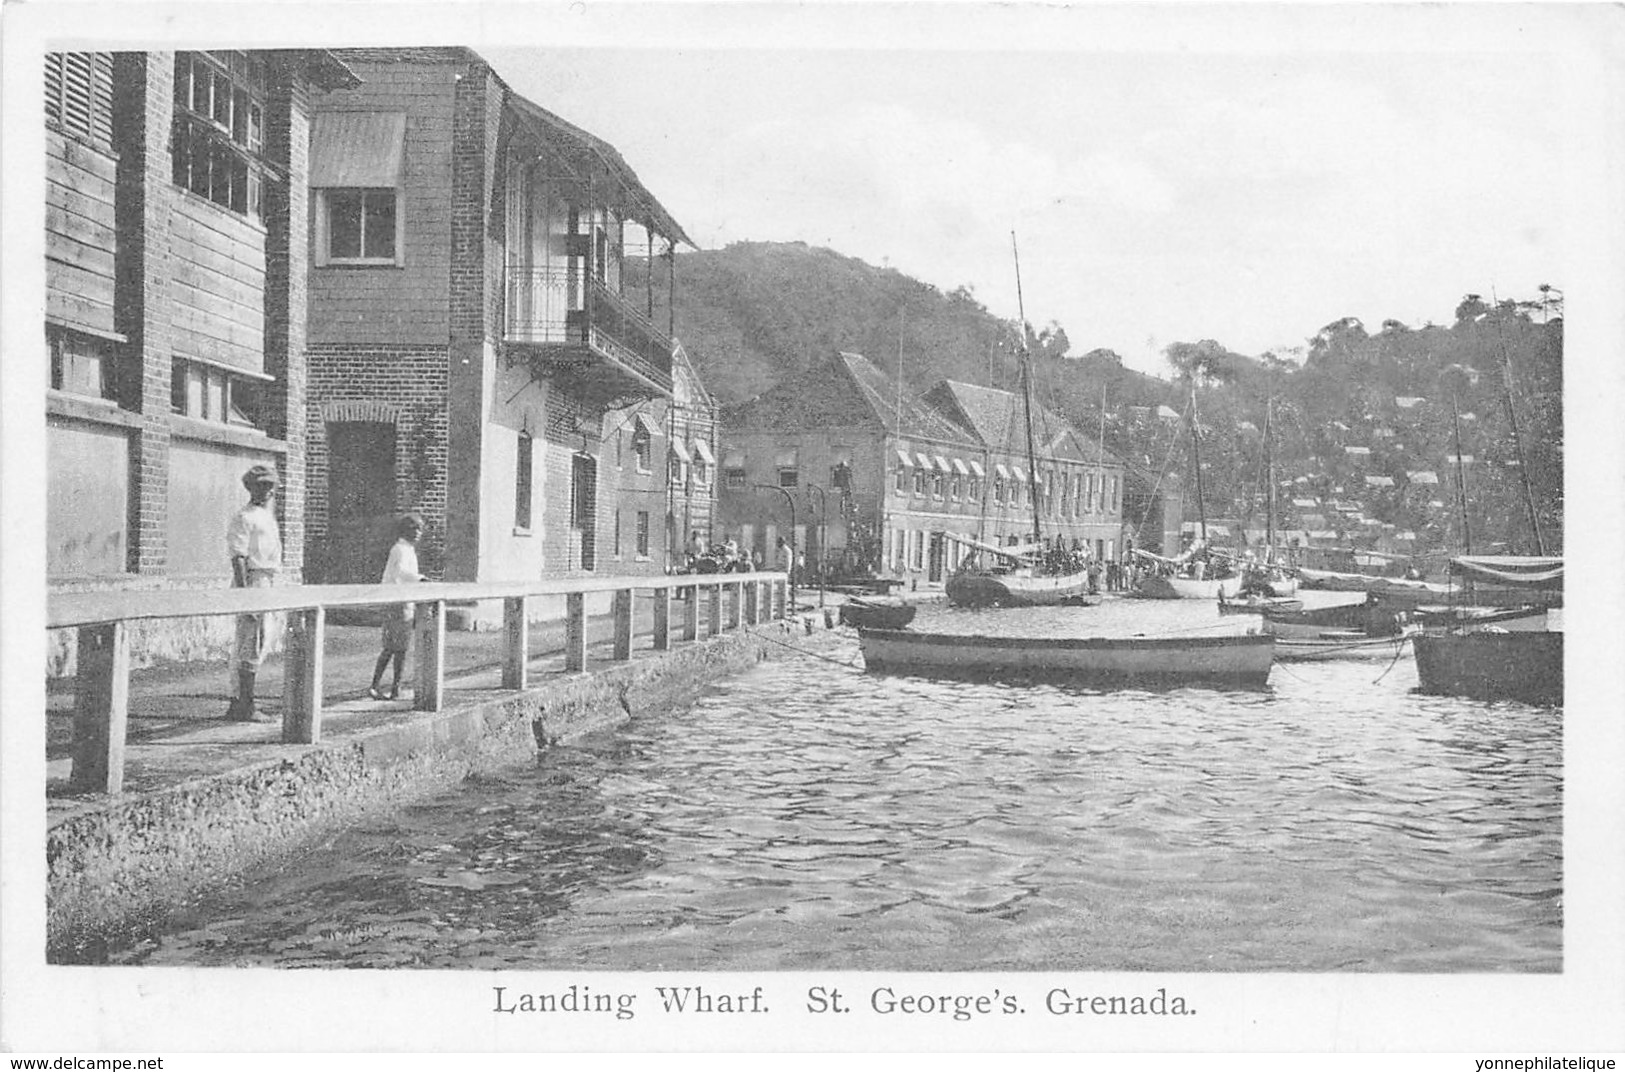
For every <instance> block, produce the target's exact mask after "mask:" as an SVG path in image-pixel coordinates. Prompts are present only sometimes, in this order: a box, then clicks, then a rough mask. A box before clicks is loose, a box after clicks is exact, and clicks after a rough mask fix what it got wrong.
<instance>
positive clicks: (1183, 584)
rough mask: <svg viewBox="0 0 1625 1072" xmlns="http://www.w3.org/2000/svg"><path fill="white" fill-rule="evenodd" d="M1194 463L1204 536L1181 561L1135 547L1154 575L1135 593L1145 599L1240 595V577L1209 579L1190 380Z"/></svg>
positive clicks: (1199, 453) (1193, 392)
mask: <svg viewBox="0 0 1625 1072" xmlns="http://www.w3.org/2000/svg"><path fill="white" fill-rule="evenodd" d="M1190 417H1191V419H1190V433H1191V461H1192V463H1193V467H1194V468H1195V470H1196V517H1197V520H1198V525H1199V529H1200V533H1201V535H1200V536H1199V537H1198V539H1197V540H1196V542H1195V543H1193V544H1191V546H1190V547H1189V548H1187V549H1186V550H1185V552H1184V553H1183V554H1181V555H1180V556H1179V557H1178V558H1164V557H1163V556H1162V555H1157V554H1152V553H1151V552H1150V551H1145V550H1141V549H1139V548H1135V550H1134V553H1135V554H1136V555H1138V556H1140V558H1142V559H1144V560H1145V561H1147V562H1150V563H1152V565H1153V566H1154V569H1153V571H1152V572H1151V573H1148V574H1146V575H1145V576H1143V577H1141V578H1140V584H1139V587H1138V588H1136V589H1135V592H1136V593H1137V594H1138V595H1140V596H1141V597H1143V598H1145V599H1206V600H1209V601H1211V600H1215V599H1227V600H1228V599H1234V598H1235V597H1236V596H1237V595H1238V594H1240V592H1241V577H1240V575H1239V574H1237V575H1232V576H1229V577H1209V576H1208V575H1207V571H1208V569H1209V554H1208V542H1207V508H1206V506H1205V505H1204V503H1203V501H1202V447H1201V439H1200V437H1199V436H1198V435H1197V432H1196V381H1195V380H1194V379H1192V380H1191V405H1190Z"/></svg>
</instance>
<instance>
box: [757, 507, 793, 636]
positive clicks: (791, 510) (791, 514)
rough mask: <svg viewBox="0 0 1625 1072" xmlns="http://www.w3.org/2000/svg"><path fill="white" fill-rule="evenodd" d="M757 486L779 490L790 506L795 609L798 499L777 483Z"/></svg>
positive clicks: (791, 568)
mask: <svg viewBox="0 0 1625 1072" xmlns="http://www.w3.org/2000/svg"><path fill="white" fill-rule="evenodd" d="M756 488H757V490H759V491H763V490H765V491H776V492H778V493H779V494H780V495H783V496H784V501H785V503H787V504H788V505H789V507H790V539H789V540H788V541H787V542H788V543H789V545H790V606H791V608H792V609H793V608H794V607H795V605H796V598H797V596H796V500H795V498H794V497H793V496H792V495H791V494H790V492H789V491H788V490H787V489H785V488H781V487H779V486H778V485H777V484H757V485H756Z"/></svg>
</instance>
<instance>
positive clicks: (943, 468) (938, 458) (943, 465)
mask: <svg viewBox="0 0 1625 1072" xmlns="http://www.w3.org/2000/svg"><path fill="white" fill-rule="evenodd" d="M931 460H932V461H934V462H936V463H937V469H938V470H939V471H940V472H944V473H951V472H953V467H952V466H950V465H949V464H948V459H947V458H944V457H943V456H942V455H940V454H933V455H932V456H931Z"/></svg>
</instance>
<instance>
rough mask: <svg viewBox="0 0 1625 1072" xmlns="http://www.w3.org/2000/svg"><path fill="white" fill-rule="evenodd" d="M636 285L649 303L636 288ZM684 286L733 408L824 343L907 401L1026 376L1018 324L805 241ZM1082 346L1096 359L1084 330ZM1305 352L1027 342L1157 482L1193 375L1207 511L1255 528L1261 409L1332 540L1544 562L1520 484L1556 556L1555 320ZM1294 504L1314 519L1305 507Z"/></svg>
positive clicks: (1037, 376)
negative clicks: (1151, 361)
mask: <svg viewBox="0 0 1625 1072" xmlns="http://www.w3.org/2000/svg"><path fill="white" fill-rule="evenodd" d="M635 267H637V266H634V268H635ZM629 275H630V276H632V278H630V280H629V286H636V287H637V288H638V290H639V291H640V292H641V290H642V286H643V284H642V281H641V279H640V278H637V277H636V275H635V271H630V272H629ZM676 276H677V310H676V325H677V334H678V336H679V337H680V338H681V339H682V340H683V343H684V345H685V347H686V348H687V350H688V352H689V355H690V357H691V358H692V360H693V361H694V363H695V365H696V367H697V368H698V370H699V372H700V375H701V376H702V377H703V378H704V380H705V382H706V385H707V386H708V387H709V388H710V389H711V391H712V392H713V393H714V394H715V395H716V397H717V398H718V400H719V401H721V402H723V403H728V402H736V401H741V400H743V399H746V398H749V397H752V396H754V395H756V394H758V393H760V392H761V391H763V390H765V389H766V388H768V387H770V386H772V385H773V384H775V383H778V382H781V381H782V380H784V379H787V378H789V377H791V376H793V375H795V374H796V373H798V372H800V371H802V370H803V369H804V368H806V367H807V365H808V364H809V363H810V362H812V361H813V360H815V359H816V358H818V357H820V356H823V355H827V354H828V353H829V352H830V351H832V350H849V351H855V352H857V353H861V354H864V355H865V356H867V357H869V358H870V359H871V360H873V361H874V362H875V363H876V364H877V365H879V366H880V367H881V368H883V369H885V370H887V371H888V372H889V373H892V374H894V375H895V374H896V372H897V370H898V369H899V368H900V369H901V374H902V378H903V381H904V383H905V385H906V389H907V390H909V391H910V392H916V393H918V392H924V391H925V390H927V389H929V388H930V387H931V386H932V385H933V384H935V383H936V382H938V381H939V380H942V379H945V378H947V379H956V380H962V381H965V382H968V383H978V384H985V385H988V386H993V387H1003V388H1006V389H1015V388H1016V386H1017V383H1018V380H1017V362H1016V354H1017V351H1018V346H1017V338H1018V336H1017V334H1016V331H1017V328H1016V325H1014V324H1012V323H1010V322H1007V321H1004V320H1001V319H999V318H998V317H996V316H994V315H993V314H992V313H990V312H988V310H987V309H986V308H985V307H984V306H983V305H982V304H981V303H980V302H978V301H977V300H976V298H975V296H974V295H973V294H971V293H969V292H967V291H965V290H963V289H960V290H955V291H952V292H949V293H943V292H942V291H940V290H938V289H937V288H936V287H933V286H931V285H929V284H925V283H921V282H919V281H918V280H915V279H911V278H909V277H908V276H905V275H903V274H901V273H900V272H897V271H895V270H892V269H887V268H876V267H874V266H872V265H869V264H865V263H864V262H862V261H859V260H856V259H854V258H851V257H846V256H842V255H841V254H838V253H835V252H833V251H831V250H827V249H819V248H814V247H811V246H807V245H804V244H802V243H736V244H734V245H730V246H728V247H726V248H724V249H720V250H703V251H698V252H692V253H684V254H680V255H679V257H678V261H677V270H676ZM655 289H656V295H657V297H656V311H655V319H656V323H661V324H664V323H665V322H666V317H667V310H666V308H665V305H664V298H663V294H664V290H665V288H664V287H660V286H657V287H656V288H655ZM1554 293H1555V292H1554ZM1542 294H1543V296H1544V297H1550V295H1547V294H1546V292H1545V291H1544V290H1543V291H1542ZM1559 300H1560V299H1559ZM1554 308H1555V309H1556V315H1555V316H1554V315H1552V314H1553V310H1554ZM1073 333H1074V334H1075V335H1076V336H1077V338H1078V339H1079V341H1080V342H1082V343H1083V344H1084V346H1087V335H1086V326H1079V325H1074V326H1073ZM1307 341H1308V343H1309V347H1308V353H1307V359H1306V360H1305V362H1304V364H1303V365H1301V366H1299V365H1296V364H1292V363H1289V362H1285V361H1278V360H1276V359H1275V358H1274V357H1273V356H1272V355H1267V354H1266V355H1260V356H1249V355H1242V354H1237V353H1233V352H1231V351H1229V350H1228V349H1227V348H1226V347H1224V346H1223V345H1222V344H1221V343H1219V342H1216V341H1214V340H1202V341H1199V342H1192V343H1174V344H1172V345H1171V346H1169V347H1168V348H1167V356H1168V359H1169V373H1170V376H1171V377H1173V379H1172V380H1162V379H1158V378H1156V377H1153V376H1147V375H1144V374H1143V373H1139V372H1136V371H1134V370H1132V369H1127V368H1124V367H1123V366H1122V364H1121V362H1120V361H1119V360H1117V358H1116V355H1114V354H1112V353H1111V352H1110V351H1089V350H1085V351H1084V352H1083V353H1082V354H1081V356H1078V355H1074V354H1073V353H1072V352H1071V348H1072V343H1071V341H1070V340H1069V339H1068V333H1067V331H1066V330H1065V329H1064V328H1063V327H1062V326H1060V325H1056V324H1051V325H1050V326H1049V327H1048V328H1046V329H1044V330H1042V331H1040V332H1038V333H1037V334H1033V333H1032V332H1031V331H1029V333H1028V344H1029V348H1030V349H1031V350H1032V352H1033V353H1034V383H1035V389H1036V392H1037V394H1038V396H1039V400H1040V401H1041V402H1042V403H1043V404H1044V405H1046V406H1048V407H1049V408H1051V409H1054V410H1056V411H1057V412H1060V413H1062V414H1063V415H1065V416H1067V417H1068V418H1069V419H1070V420H1071V421H1072V422H1073V424H1074V425H1075V427H1076V428H1077V429H1078V430H1079V431H1080V432H1082V433H1083V434H1085V435H1090V434H1101V431H1102V424H1103V423H1104V429H1103V431H1104V437H1105V441H1106V446H1107V447H1108V449H1110V450H1112V451H1114V452H1115V453H1117V454H1118V455H1120V456H1121V457H1123V458H1124V459H1125V460H1127V461H1128V462H1130V463H1131V464H1134V465H1136V466H1138V467H1141V468H1143V469H1145V470H1148V471H1149V472H1151V473H1152V474H1157V473H1160V472H1163V471H1165V470H1170V469H1171V470H1175V471H1179V472H1184V473H1189V472H1190V468H1189V466H1190V458H1189V453H1190V437H1189V435H1188V434H1187V430H1186V427H1185V426H1183V425H1182V424H1180V423H1179V422H1177V421H1169V420H1164V419H1158V418H1157V417H1156V412H1157V407H1158V406H1162V405H1165V406H1168V407H1170V408H1171V409H1173V410H1174V411H1176V412H1178V413H1184V412H1186V410H1187V407H1188V405H1189V402H1190V398H1191V388H1190V385H1191V384H1192V383H1193V382H1194V384H1195V385H1196V408H1197V412H1198V414H1199V420H1200V426H1201V429H1202V440H1201V443H1202V446H1201V451H1202V463H1203V464H1202V471H1203V482H1204V485H1205V487H1204V492H1205V499H1206V503H1207V513H1208V515H1209V516H1210V517H1212V516H1229V517H1237V518H1244V519H1245V518H1249V517H1251V518H1252V519H1253V521H1254V523H1255V524H1257V525H1260V526H1261V525H1262V523H1263V522H1262V510H1263V503H1264V502H1265V500H1266V491H1265V485H1264V474H1265V472H1266V464H1265V462H1266V452H1265V448H1264V443H1265V440H1264V435H1263V430H1264V428H1265V424H1266V410H1267V411H1268V414H1267V416H1268V417H1269V418H1270V427H1271V430H1272V433H1273V435H1272V441H1273V443H1274V450H1273V455H1274V462H1275V469H1276V477H1277V484H1278V503H1279V506H1280V513H1279V514H1278V521H1277V524H1278V526H1280V527H1284V528H1305V529H1319V530H1330V531H1335V532H1337V533H1339V535H1340V538H1341V539H1343V540H1344V541H1345V542H1347V543H1362V544H1363V543H1369V541H1370V539H1372V538H1374V537H1375V535H1376V534H1378V533H1380V532H1382V531H1384V530H1383V528H1382V526H1383V525H1384V524H1386V525H1388V526H1389V529H1388V530H1387V531H1389V532H1390V533H1397V532H1401V531H1413V532H1415V533H1416V534H1417V540H1416V546H1417V548H1418V549H1421V550H1425V549H1450V550H1460V549H1462V548H1463V547H1464V546H1465V544H1466V541H1467V538H1468V537H1469V536H1470V537H1471V540H1472V543H1473V545H1474V549H1475V550H1477V551H1480V552H1484V551H1488V550H1490V549H1492V548H1495V547H1497V546H1503V547H1511V548H1514V549H1517V550H1531V551H1532V550H1533V539H1532V533H1531V526H1530V524H1529V522H1528V519H1527V510H1526V508H1525V505H1524V503H1525V499H1524V493H1523V480H1524V473H1525V472H1526V471H1527V474H1528V483H1529V485H1530V490H1531V492H1532V493H1533V495H1534V497H1535V499H1536V502H1537V512H1538V516H1539V519H1540V522H1539V523H1540V525H1541V528H1542V536H1543V537H1544V539H1545V543H1546V547H1547V550H1548V551H1555V550H1557V549H1559V548H1561V539H1562V513H1563V460H1562V459H1563V454H1562V449H1563V448H1562V444H1563V407H1562V355H1563V321H1562V317H1561V307H1560V305H1554V303H1552V302H1547V303H1545V304H1542V303H1541V302H1539V301H1534V302H1516V301H1503V302H1501V303H1500V305H1498V306H1496V307H1493V308H1492V307H1491V306H1489V305H1488V304H1486V303H1484V302H1483V301H1482V300H1481V299H1479V298H1478V297H1477V296H1476V295H1468V297H1467V299H1465V300H1464V301H1463V302H1462V304H1461V305H1460V306H1459V307H1458V308H1457V309H1456V310H1455V313H1454V316H1453V318H1452V323H1451V325H1450V326H1449V327H1444V326H1440V325H1435V324H1428V325H1426V326H1423V327H1420V328H1411V327H1409V326H1407V325H1404V324H1401V323H1398V322H1397V321H1386V322H1384V324H1383V325H1382V327H1381V330H1380V331H1379V332H1377V333H1375V334H1372V333H1368V332H1367V330H1366V329H1365V327H1364V325H1363V324H1361V323H1360V322H1359V321H1358V320H1355V319H1353V318H1345V319H1342V320H1338V321H1334V322H1332V323H1331V324H1328V325H1326V326H1325V327H1323V328H1321V329H1320V330H1319V331H1318V332H1315V333H1314V334H1312V335H1308V338H1307ZM1079 349H1080V350H1082V349H1083V347H1079ZM1508 367H1510V368H1511V369H1512V370H1513V373H1512V384H1513V392H1512V396H1513V398H1514V401H1515V407H1514V410H1511V411H1509V410H1508V408H1507V406H1506V402H1505V400H1506V394H1507V391H1506V382H1507V381H1506V372H1505V370H1506V369H1507V368H1508ZM1103 396H1104V400H1105V420H1104V422H1102V413H1101V403H1102V398H1103ZM1454 412H1460V413H1461V414H1462V419H1461V421H1460V427H1461V437H1462V447H1461V450H1460V453H1461V454H1462V455H1467V456H1471V457H1472V459H1473V460H1472V461H1470V462H1468V463H1466V465H1465V466H1464V467H1463V470H1462V475H1463V476H1464V477H1465V482H1466V487H1467V492H1468V494H1467V504H1468V512H1467V518H1466V521H1465V523H1464V522H1463V520H1462V516H1461V515H1462V511H1461V505H1460V497H1459V496H1458V495H1457V494H1456V492H1455V487H1456V480H1457V474H1456V468H1455V466H1454V465H1453V464H1451V463H1448V462H1447V458H1449V457H1451V456H1454V455H1455V454H1456V453H1457V452H1456V449H1455V446H1454V441H1455V427H1456V422H1455V421H1454V418H1453V414H1454ZM1514 412H1515V413H1516V414H1518V415H1519V416H1518V420H1519V424H1520V429H1519V430H1520V431H1521V433H1522V443H1523V455H1524V457H1523V458H1522V459H1521V460H1520V459H1519V457H1518V450H1517V449H1516V447H1515V445H1514V439H1513V436H1512V433H1511V421H1512V419H1513V413H1514ZM1425 474H1432V477H1431V479H1433V480H1437V481H1438V483H1436V484H1435V483H1429V482H1428V481H1429V479H1430V478H1429V477H1428V476H1427V475H1425ZM1293 499H1298V500H1301V501H1303V502H1306V503H1307V502H1308V501H1309V500H1313V501H1314V505H1313V506H1312V507H1310V506H1301V507H1298V508H1296V509H1295V508H1293V507H1292V506H1291V501H1292V500H1293ZM1334 504H1335V505H1334Z"/></svg>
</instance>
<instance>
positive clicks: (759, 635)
mask: <svg viewBox="0 0 1625 1072" xmlns="http://www.w3.org/2000/svg"><path fill="white" fill-rule="evenodd" d="M756 636H757V638H758V639H760V640H765V641H767V642H768V643H769V644H777V645H778V646H779V647H781V648H789V649H790V650H791V651H793V652H795V653H796V654H798V655H805V656H807V657H808V658H811V659H822V660H824V661H825V662H826V663H834V664H835V665H836V666H844V667H846V668H847V669H848V670H862V669H864V668H863V667H861V666H859V665H858V664H857V663H856V662H853V661H847V662H842V661H841V660H840V659H836V658H834V657H832V656H829V655H821V654H819V653H818V652H816V651H808V650H807V649H806V648H803V647H799V646H797V645H795V644H788V643H786V642H784V641H782V640H778V639H776V638H774V637H770V636H768V635H767V634H766V633H757V634H756Z"/></svg>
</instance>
